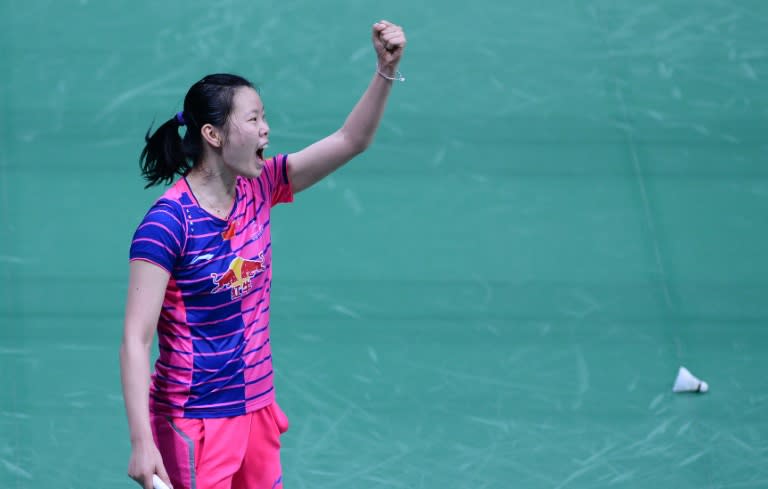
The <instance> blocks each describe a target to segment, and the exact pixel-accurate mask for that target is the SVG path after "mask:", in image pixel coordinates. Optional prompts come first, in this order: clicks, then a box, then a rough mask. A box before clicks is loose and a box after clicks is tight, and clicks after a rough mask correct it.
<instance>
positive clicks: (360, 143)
mask: <svg viewBox="0 0 768 489" xmlns="http://www.w3.org/2000/svg"><path fill="white" fill-rule="evenodd" d="M341 134H342V138H343V140H344V142H345V143H346V144H345V146H346V148H347V150H346V153H347V154H348V155H349V156H350V157H355V156H357V155H359V154H360V153H362V152H364V151H365V150H366V149H368V147H369V146H370V145H371V143H373V134H350V133H349V132H347V131H344V130H343V129H342V131H341Z"/></svg>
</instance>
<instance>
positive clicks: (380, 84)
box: [340, 72, 392, 152]
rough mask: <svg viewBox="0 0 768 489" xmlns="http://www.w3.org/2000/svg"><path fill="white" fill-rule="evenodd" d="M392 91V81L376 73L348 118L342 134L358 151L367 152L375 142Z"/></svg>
mask: <svg viewBox="0 0 768 489" xmlns="http://www.w3.org/2000/svg"><path fill="white" fill-rule="evenodd" d="M385 74H387V76H390V75H389V73H386V72H385ZM391 91H392V80H387V79H385V78H384V77H383V76H381V75H379V74H378V73H374V75H373V79H372V80H371V82H370V84H369V85H368V88H367V89H366V91H365V93H363V95H362V97H360V100H358V102H357V104H356V105H355V107H354V108H353V109H352V112H350V114H349V116H347V119H346V121H345V122H344V125H343V126H342V128H341V130H340V132H341V133H342V135H343V136H344V139H345V140H347V141H349V143H350V145H351V146H352V147H353V148H355V150H356V151H358V152H361V151H363V150H365V149H366V148H367V147H368V146H369V145H370V144H371V142H372V141H373V136H374V134H376V130H377V129H378V127H379V123H380V122H381V118H382V116H383V115H384V108H385V107H386V105H387V99H388V98H389V94H390V92H391Z"/></svg>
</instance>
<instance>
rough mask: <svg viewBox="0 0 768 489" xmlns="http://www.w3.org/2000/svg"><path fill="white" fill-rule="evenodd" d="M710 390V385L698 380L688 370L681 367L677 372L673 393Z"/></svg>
mask: <svg viewBox="0 0 768 489" xmlns="http://www.w3.org/2000/svg"><path fill="white" fill-rule="evenodd" d="M708 390H709V384H707V383H706V382H704V381H703V380H701V379H698V378H696V376H695V375H693V374H692V373H691V372H690V371H688V369H687V368H685V367H680V370H678V371H677V378H676V379H675V385H673V386H672V392H707V391H708Z"/></svg>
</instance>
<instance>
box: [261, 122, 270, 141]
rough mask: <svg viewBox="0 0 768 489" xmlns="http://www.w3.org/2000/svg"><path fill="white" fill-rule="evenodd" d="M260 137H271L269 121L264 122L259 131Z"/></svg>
mask: <svg viewBox="0 0 768 489" xmlns="http://www.w3.org/2000/svg"><path fill="white" fill-rule="evenodd" d="M259 135H260V136H262V137H267V136H269V124H267V121H264V122H263V123H262V124H261V128H260V129H259Z"/></svg>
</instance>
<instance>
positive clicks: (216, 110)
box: [139, 73, 253, 188]
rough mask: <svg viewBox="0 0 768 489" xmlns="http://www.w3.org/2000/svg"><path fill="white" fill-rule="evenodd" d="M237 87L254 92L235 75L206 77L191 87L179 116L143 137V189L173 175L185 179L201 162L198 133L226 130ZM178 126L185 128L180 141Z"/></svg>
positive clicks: (247, 83)
mask: <svg viewBox="0 0 768 489" xmlns="http://www.w3.org/2000/svg"><path fill="white" fill-rule="evenodd" d="M238 87H251V88H253V85H252V84H251V82H249V81H248V80H246V79H245V78H243V77H241V76H238V75H231V74H227V73H220V74H213V75H208V76H206V77H205V78H203V79H202V80H200V81H198V82H197V83H195V84H194V85H192V87H190V89H189V91H188V92H187V95H186V97H184V110H183V111H182V112H179V113H178V114H176V115H175V116H174V117H172V118H170V119H168V120H167V121H166V122H165V123H164V124H163V125H162V126H160V127H158V128H157V130H156V131H155V133H154V134H152V135H151V136H150V135H149V133H150V132H151V131H152V127H151V126H150V128H149V130H148V131H147V134H146V136H144V140H145V141H146V143H147V144H146V146H144V150H143V151H142V152H141V156H140V157H139V161H140V166H141V174H142V176H143V177H144V179H146V180H147V182H148V183H147V185H146V186H145V187H144V188H149V187H151V186H153V185H157V184H158V183H166V184H168V183H171V182H172V181H173V177H174V176H175V175H185V174H186V173H187V172H188V171H189V170H191V169H192V167H193V166H194V165H195V164H196V163H198V162H199V161H200V160H201V158H202V155H203V140H202V135H201V133H200V129H201V128H202V127H203V126H204V125H205V124H212V125H213V126H215V127H220V128H224V127H226V125H227V120H228V118H229V114H230V113H231V112H232V107H233V102H232V101H233V98H234V96H235V89H237V88H238ZM181 126H186V128H187V130H186V132H185V134H184V139H183V140H182V139H181V136H179V128H180V127H181Z"/></svg>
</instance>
